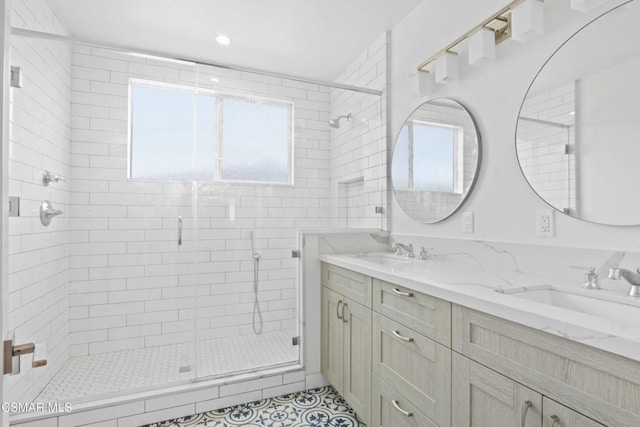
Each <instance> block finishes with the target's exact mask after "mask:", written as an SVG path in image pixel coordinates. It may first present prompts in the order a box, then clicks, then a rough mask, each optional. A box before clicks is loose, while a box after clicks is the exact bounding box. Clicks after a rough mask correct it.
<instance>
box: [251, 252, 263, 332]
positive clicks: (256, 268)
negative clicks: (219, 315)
mask: <svg viewBox="0 0 640 427" xmlns="http://www.w3.org/2000/svg"><path fill="white" fill-rule="evenodd" d="M259 273H260V255H258V254H257V253H256V252H254V253H253V295H254V300H253V332H255V333H256V335H260V334H261V333H262V312H261V311H260V304H258V274H259ZM256 318H257V320H258V322H257V325H256Z"/></svg>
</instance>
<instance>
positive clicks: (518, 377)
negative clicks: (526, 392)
mask: <svg viewBox="0 0 640 427" xmlns="http://www.w3.org/2000/svg"><path fill="white" fill-rule="evenodd" d="M452 320H453V341H452V343H453V349H454V350H455V351H457V352H458V353H461V354H463V355H465V356H467V357H468V358H470V359H472V360H475V361H476V362H478V363H480V364H482V365H485V366H487V367H489V368H491V369H493V370H495V371H498V372H500V373H501V374H503V375H505V376H507V377H509V378H511V379H513V380H515V381H517V382H519V383H521V384H525V385H527V386H528V387H530V388H532V389H534V390H536V391H537V392H538V393H540V394H542V395H544V396H546V397H548V398H550V399H553V400H555V401H557V402H561V403H562V404H563V405H566V406H567V407H569V408H571V409H572V410H575V411H578V412H579V413H581V414H583V415H584V416H585V417H586V418H590V419H593V420H596V421H599V422H601V423H603V424H605V425H609V426H640V363H638V362H635V361H633V360H630V359H626V358H624V357H621V356H617V355H615V354H611V353H607V352H605V351H602V350H598V349H596V348H593V347H589V346H586V345H583V344H580V343H576V342H574V341H571V340H567V339H564V338H562V337H559V336H556V335H552V334H548V333H545V332H542V331H539V330H535V329H532V328H529V327H526V326H522V325H519V324H516V323H513V322H509V321H507V320H504V319H500V318H498V317H494V316H491V315H488V314H485V313H481V312H478V311H475V310H471V309H468V308H465V307H460V306H454V308H453V316H452ZM454 370H455V367H454ZM578 418H579V417H578ZM545 422H546V421H545ZM576 422H580V421H576ZM556 424H557V423H556ZM560 425H561V426H562V424H560ZM577 425H581V424H577ZM586 425H588V424H586ZM595 425H598V424H595ZM554 427H557V426H554Z"/></svg>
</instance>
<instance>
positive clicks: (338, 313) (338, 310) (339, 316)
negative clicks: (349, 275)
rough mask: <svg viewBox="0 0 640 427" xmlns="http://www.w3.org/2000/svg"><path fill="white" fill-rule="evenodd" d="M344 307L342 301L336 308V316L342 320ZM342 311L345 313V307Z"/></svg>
mask: <svg viewBox="0 0 640 427" xmlns="http://www.w3.org/2000/svg"><path fill="white" fill-rule="evenodd" d="M341 305H342V300H340V301H338V305H337V306H336V315H337V316H338V319H340V320H342V316H341V315H340V306H341ZM342 311H344V307H343V308H342Z"/></svg>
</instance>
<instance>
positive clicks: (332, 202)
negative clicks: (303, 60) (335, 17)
mask: <svg viewBox="0 0 640 427" xmlns="http://www.w3.org/2000/svg"><path fill="white" fill-rule="evenodd" d="M25 13H26V12H25ZM40 30H41V31H45V30H46V31H47V32H56V33H59V34H60V33H64V32H63V30H64V29H63V28H53V29H51V28H43V29H40ZM11 65H12V66H14V67H18V68H19V70H20V73H21V75H22V87H20V88H17V87H14V88H12V89H11V92H10V98H11V99H10V101H11V119H10V121H11V123H10V125H11V128H10V131H11V132H10V141H9V145H10V146H9V149H10V156H9V160H8V162H9V194H8V196H14V197H17V198H19V202H20V214H19V216H15V217H11V218H10V219H9V230H8V234H9V235H8V244H9V254H8V265H9V277H8V302H7V303H6V306H7V308H8V316H7V319H8V321H7V322H6V323H5V329H7V330H10V331H13V333H14V334H15V339H16V343H21V342H34V343H35V346H36V349H37V351H38V354H39V356H38V357H41V358H44V359H46V360H47V365H46V366H41V367H33V366H32V364H31V360H30V359H29V358H28V357H27V356H23V357H22V358H21V366H20V372H19V373H18V372H15V373H16V375H10V376H6V377H5V382H4V384H5V400H12V401H23V402H33V401H41V402H50V401H57V402H74V403H77V402H85V403H86V402H93V401H97V400H100V399H104V398H108V397H113V396H119V397H122V396H125V395H127V394H131V393H134V392H140V391H145V390H147V391H148V390H159V389H161V388H162V387H166V386H169V385H176V384H189V383H192V382H194V381H205V380H209V379H216V378H225V379H228V378H230V377H235V378H239V377H237V376H238V375H240V374H242V375H244V376H243V377H242V378H251V375H252V374H255V375H258V374H259V373H260V372H262V371H263V370H265V369H267V368H268V369H278V368H282V369H304V357H303V346H304V344H305V341H304V327H303V322H302V319H303V307H302V304H301V301H302V297H301V294H302V284H301V283H299V280H298V277H299V274H298V259H296V258H294V257H292V251H294V250H296V249H300V248H299V247H298V232H299V230H301V229H312V228H313V229H315V228H330V227H334V228H335V227H345V226H348V227H352V228H353V227H355V228H378V229H379V228H380V227H381V224H382V221H383V215H381V211H382V210H381V209H380V207H381V206H383V204H384V203H383V202H384V200H386V171H385V167H384V164H385V159H386V148H385V147H386V131H385V129H386V126H385V125H384V119H383V115H384V104H383V100H382V99H381V97H380V95H379V94H376V93H375V92H376V91H367V90H364V91H354V90H348V89H345V88H341V87H337V88H336V87H333V88H332V87H329V86H326V85H322V84H319V83H314V82H306V81H300V80H297V79H289V78H285V77H279V76H272V75H262V74H257V73H252V72H247V71H241V70H236V69H230V68H224V67H216V66H211V65H204V64H196V63H194V62H187V61H178V60H173V59H168V58H161V57H154V56H149V55H142V54H137V53H130V52H125V51H121V50H115V49H110V48H105V47H97V46H91V45H88V44H79V43H71V42H70V41H68V40H66V39H63V38H59V37H51V36H47V37H43V35H42V34H39V33H35V32H30V31H27V30H18V29H14V34H13V36H12V39H11ZM338 86H340V85H338ZM347 114H349V117H350V118H351V120H349V121H347V120H342V121H341V122H340V127H339V128H333V127H331V126H330V123H329V121H330V119H331V118H332V117H337V116H340V115H347ZM46 172H49V173H50V174H52V175H53V176H58V177H60V178H61V179H59V180H58V181H55V180H54V181H52V182H50V183H49V184H48V185H45V184H44V183H43V180H42V177H43V174H44V173H46ZM45 200H46V201H48V202H50V204H51V206H52V207H53V208H54V209H57V210H60V211H61V212H62V214H61V215H58V216H55V217H53V218H52V219H51V222H50V224H49V225H44V224H43V223H42V222H41V218H40V211H39V209H40V205H41V203H42V202H43V201H45Z"/></svg>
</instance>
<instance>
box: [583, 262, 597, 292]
mask: <svg viewBox="0 0 640 427" xmlns="http://www.w3.org/2000/svg"><path fill="white" fill-rule="evenodd" d="M582 287H583V288H585V289H600V285H599V284H598V275H597V274H596V268H595V267H589V271H588V272H587V273H586V274H585V275H584V283H583V284H582Z"/></svg>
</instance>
